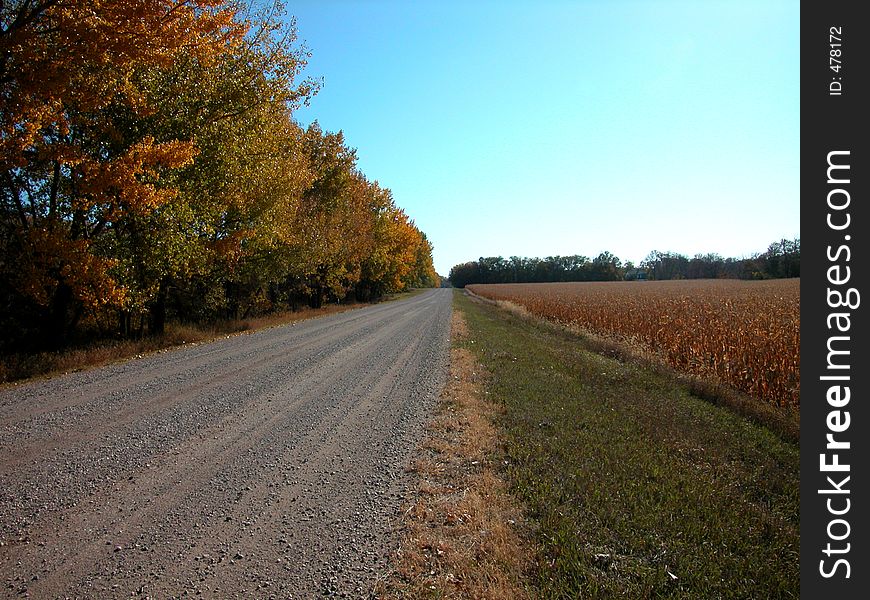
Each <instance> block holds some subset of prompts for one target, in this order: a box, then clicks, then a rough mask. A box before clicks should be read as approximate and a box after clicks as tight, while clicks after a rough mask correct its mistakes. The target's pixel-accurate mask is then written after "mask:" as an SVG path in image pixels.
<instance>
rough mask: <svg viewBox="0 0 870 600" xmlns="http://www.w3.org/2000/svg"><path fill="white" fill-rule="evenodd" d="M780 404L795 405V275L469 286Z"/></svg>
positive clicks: (797, 325)
mask: <svg viewBox="0 0 870 600" xmlns="http://www.w3.org/2000/svg"><path fill="white" fill-rule="evenodd" d="M468 288H469V289H470V290H471V291H472V292H474V293H475V294H477V295H480V296H483V297H486V298H490V299H492V300H500V301H508V302H511V303H513V304H517V305H519V306H522V307H524V308H525V309H526V310H528V311H529V312H530V313H532V314H534V315H536V316H539V317H543V318H545V319H547V320H549V321H553V322H556V323H559V324H562V325H566V326H568V327H570V328H572V329H576V330H579V331H583V332H586V333H591V334H594V335H596V336H602V337H606V338H615V339H617V340H619V341H623V342H626V343H629V344H631V345H633V346H635V347H638V348H641V349H643V350H644V351H651V352H654V353H655V354H657V355H658V356H660V357H661V358H663V359H664V360H666V361H667V362H668V363H669V364H670V365H671V366H673V367H675V368H676V369H678V370H680V371H683V372H686V373H689V374H692V375H697V376H699V377H702V378H708V379H712V380H715V381H721V382H723V383H725V384H728V385H730V386H732V387H734V388H736V389H738V390H740V391H741V392H744V393H746V394H749V395H750V396H753V397H755V398H759V399H762V400H764V401H766V402H769V403H771V404H774V405H777V406H787V407H798V406H799V405H800V280H799V279H777V280H767V281H738V280H689V281H631V282H629V281H626V282H622V281H620V282H596V283H539V284H492V285H470V286H468Z"/></svg>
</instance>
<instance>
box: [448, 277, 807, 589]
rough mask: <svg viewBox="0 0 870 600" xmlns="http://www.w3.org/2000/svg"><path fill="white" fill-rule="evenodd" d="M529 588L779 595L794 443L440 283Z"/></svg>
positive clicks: (794, 557)
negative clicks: (489, 420)
mask: <svg viewBox="0 0 870 600" xmlns="http://www.w3.org/2000/svg"><path fill="white" fill-rule="evenodd" d="M455 298H456V303H457V307H458V308H459V309H460V310H462V311H463V312H464V313H465V315H466V319H467V322H468V326H469V329H470V339H469V341H467V342H465V343H464V345H465V346H466V347H468V348H470V349H471V350H472V351H474V352H475V353H476V355H477V357H478V359H479V360H480V362H481V363H482V364H483V365H484V367H485V368H486V370H487V371H488V373H489V380H488V382H487V391H488V393H489V395H490V398H492V399H493V400H495V401H496V402H498V403H500V404H502V405H503V406H504V408H505V412H504V416H503V417H501V419H500V422H499V426H500V428H501V429H502V435H503V439H504V444H505V448H504V451H505V458H506V462H507V463H508V464H507V466H506V469H507V474H508V478H509V480H510V482H511V489H512V492H513V493H514V494H516V495H517V496H518V497H519V498H520V499H521V500H522V501H523V502H524V504H525V506H526V508H527V510H528V516H529V517H530V518H531V519H532V521H533V522H534V523H535V524H536V527H537V540H538V544H539V552H538V561H537V568H536V571H535V573H534V576H533V585H535V586H536V587H537V588H538V590H537V591H538V595H539V596H540V597H543V598H612V597H626V598H660V597H661V598H792V597H795V598H796V597H798V595H799V591H800V585H799V582H800V578H799V562H798V551H799V491H798V490H799V447H798V445H797V444H795V443H793V442H789V441H787V440H786V439H784V438H782V437H780V436H778V435H776V434H775V433H773V432H771V431H770V430H768V429H765V428H763V427H761V426H759V425H756V424H753V423H752V422H750V421H748V420H746V419H745V418H743V417H740V416H739V415H737V414H735V413H733V412H732V411H729V410H728V409H726V408H723V407H719V406H714V405H712V404H710V403H709V402H705V401H704V400H701V399H699V398H697V397H696V396H693V395H692V394H691V393H690V391H689V390H688V389H687V388H686V387H685V384H681V383H679V382H678V380H676V379H675V378H674V377H671V376H669V375H668V374H666V373H662V372H660V371H658V372H657V371H655V370H653V369H651V368H650V367H647V366H644V365H642V364H641V363H638V362H632V361H625V362H620V361H618V360H616V359H613V358H608V357H605V356H602V355H600V354H595V353H593V352H590V351H588V350H585V349H584V348H583V347H582V342H581V340H580V339H579V338H578V337H577V336H575V335H572V334H570V333H568V332H564V333H561V332H558V331H554V330H552V329H551V328H546V327H539V326H538V325H536V324H535V323H533V322H531V321H529V320H526V319H523V318H521V317H518V316H515V315H512V314H510V313H508V312H506V311H504V310H501V309H499V308H497V307H494V306H490V305H487V304H483V303H479V302H472V301H471V300H469V299H468V298H467V297H465V296H464V295H462V294H461V293H458V292H457V293H456V296H455Z"/></svg>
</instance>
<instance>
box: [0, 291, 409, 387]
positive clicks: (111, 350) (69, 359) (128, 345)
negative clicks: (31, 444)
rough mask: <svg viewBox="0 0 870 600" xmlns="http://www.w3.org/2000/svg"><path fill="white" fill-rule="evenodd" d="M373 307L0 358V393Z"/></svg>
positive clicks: (289, 314)
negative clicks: (29, 383)
mask: <svg viewBox="0 0 870 600" xmlns="http://www.w3.org/2000/svg"><path fill="white" fill-rule="evenodd" d="M423 291H424V290H423V289H415V290H410V291H408V292H400V293H397V294H389V295H387V296H385V297H384V298H383V299H381V300H380V301H379V302H390V301H393V300H400V299H402V298H410V297H413V296H416V295H418V294H420V293H422V292H423ZM371 304H375V303H362V302H360V303H350V304H328V305H325V306H323V307H321V308H308V307H305V308H302V309H300V310H296V311H285V312H279V313H273V314H268V315H263V316H258V317H251V318H247V319H238V320H227V321H220V322H216V323H204V324H201V325H198V324H195V323H190V324H182V323H174V322H170V323H168V324H167V325H166V332H165V333H164V334H163V335H158V336H146V337H142V338H140V339H125V340H113V339H102V340H98V341H95V342H93V343H91V344H87V345H84V346H79V347H74V348H68V349H65V350H61V351H58V352H40V353H37V354H8V355H0V387H2V386H4V385H8V384H15V383H17V382H23V381H26V380H28V379H32V378H39V377H51V376H54V375H59V374H61V373H70V372H75V371H81V370H84V369H92V368H95V367H100V366H103V365H108V364H112V363H115V362H118V361H123V360H128V359H130V358H133V357H141V356H144V355H146V354H150V353H152V352H160V351H163V350H168V349H171V348H176V347H180V346H186V345H191V344H197V343H203V342H210V341H213V340H216V339H219V338H226V337H230V336H233V335H240V334H244V333H253V332H255V331H261V330H263V329H268V328H270V327H280V326H281V325H289V324H290V323H297V322H300V321H307V320H308V319H316V318H318V317H323V316H326V315H333V314H339V313H343V312H347V311H349V310H354V309H357V308H361V307H364V306H371Z"/></svg>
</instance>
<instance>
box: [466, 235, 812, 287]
mask: <svg viewBox="0 0 870 600" xmlns="http://www.w3.org/2000/svg"><path fill="white" fill-rule="evenodd" d="M800 258H801V244H800V239H794V240H786V239H783V240H780V241H778V242H774V243H772V244H770V246H768V248H767V250H766V251H765V252H761V253H757V254H754V255H753V256H751V257H749V258H723V257H721V256H720V255H718V254H697V255H695V256H694V257H692V258H688V257H687V256H684V255H682V254H679V253H677V252H659V251H657V250H654V251H652V252H650V253H649V254H648V255H647V257H646V258H645V259H644V260H643V261H641V263H640V264H639V265H634V264H633V263H632V262H631V261H627V262H622V261H621V260H620V259H619V258H618V257H617V256H614V255H613V254H611V253H610V252H602V253H601V254H599V255H598V256H596V257H595V258H593V259H591V260H590V259H589V258H588V257H586V256H579V255H575V256H548V257H546V258H524V257H519V256H512V257H510V258H508V259H505V258H503V257H501V256H495V257H489V258H480V259H479V260H476V261H472V262H467V263H463V264H460V265H456V266H454V267H453V268H452V269H451V270H450V276H449V281H450V283H451V284H452V285H454V286H455V287H465V286H466V285H468V284H472V283H543V282H558V281H619V280H638V279H657V280H666V279H776V278H787V277H800Z"/></svg>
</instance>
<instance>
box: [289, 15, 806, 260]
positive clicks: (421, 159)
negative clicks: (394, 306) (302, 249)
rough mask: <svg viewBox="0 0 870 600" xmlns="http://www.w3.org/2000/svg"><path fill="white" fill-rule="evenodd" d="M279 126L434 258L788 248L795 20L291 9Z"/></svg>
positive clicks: (794, 144) (795, 149)
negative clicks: (357, 179)
mask: <svg viewBox="0 0 870 600" xmlns="http://www.w3.org/2000/svg"><path fill="white" fill-rule="evenodd" d="M288 10H289V12H290V13H291V14H293V15H295V16H296V18H297V27H298V32H299V35H300V38H302V39H303V40H304V41H305V43H306V45H307V46H308V47H309V49H310V50H311V52H312V53H313V56H312V58H311V60H310V62H309V66H308V69H307V70H306V74H308V75H313V76H315V77H322V79H323V83H324V85H323V89H322V90H321V91H320V93H319V94H318V95H317V96H315V97H314V98H313V100H312V101H311V106H310V107H309V108H305V109H302V110H300V111H298V112H297V114H296V117H297V119H298V120H299V121H300V123H302V124H303V125H307V124H308V123H310V122H311V121H313V120H315V119H316V120H318V121H319V122H320V124H321V125H322V127H323V128H324V129H326V130H328V131H337V130H339V129H340V130H343V131H344V133H345V136H346V140H347V143H348V144H349V145H350V146H351V147H354V148H357V151H358V156H359V167H360V169H361V170H362V171H363V172H364V173H365V174H366V176H367V177H369V178H370V179H375V180H378V181H379V182H380V183H381V184H382V185H384V186H386V187H389V188H390V189H392V191H393V195H394V198H395V201H396V203H397V204H398V205H399V206H401V207H402V208H404V209H405V210H406V212H407V213H408V214H409V215H410V216H411V217H412V218H413V219H414V220H415V222H416V223H417V225H418V227H420V229H421V230H423V231H424V232H425V233H426V234H427V236H428V237H429V239H430V240H431V241H432V243H433V244H434V246H435V255H434V258H435V267H436V269H437V270H438V272H439V273H441V274H442V275H446V274H447V273H448V272H449V270H450V268H451V267H452V266H453V265H455V264H457V263H461V262H465V261H469V260H476V259H477V258H478V257H481V256H498V255H502V256H505V257H508V256H512V255H517V256H530V257H531V256H541V257H543V256H550V255H558V254H561V255H567V254H582V255H585V256H588V257H590V258H594V257H595V256H597V255H598V254H599V253H600V252H602V251H604V250H607V251H610V252H611V253H613V254H615V255H616V256H618V257H620V258H621V259H622V260H623V261H626V260H631V261H634V262H635V263H637V262H640V261H641V260H642V259H643V258H644V257H645V256H646V255H647V254H648V253H649V252H650V251H651V250H662V251H664V250H670V251H675V252H681V253H683V254H686V255H689V256H691V255H694V254H696V253H706V252H717V253H719V254H722V255H723V256H744V255H749V254H751V253H753V252H756V251H763V250H765V249H766V248H767V246H768V244H769V243H770V242H773V241H776V240H779V239H781V238H789V239H790V238H794V237H799V236H800V211H799V207H800V203H799V166H800V161H799V150H800V148H799V145H800V131H799V113H800V98H799V83H800V78H799V67H800V61H799V29H800V27H799V24H800V21H799V12H800V6H799V2H797V1H791V2H774V1H763V0H755V1H739V0H726V1H711V0H705V1H695V0H693V1H666V0H659V1H641V0H636V1H619V0H610V1H608V0H599V1H581V0H577V1H571V2H569V1H562V2H555V1H552V2H547V1H543V2H532V1H529V2H519V1H516V2H510V1H499V2H487V1H477V2H472V1H468V2H450V1H443V0H442V1H437V2H435V1H432V2H422V1H420V2H399V1H395V2H393V1H387V0H381V1H374V0H369V1H365V0H363V1H357V2H352V1H349V0H347V1H335V0H333V1H326V0H319V1H314V0H305V1H297V2H291V3H290V4H289V7H288Z"/></svg>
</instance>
